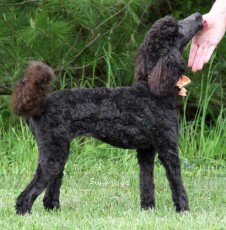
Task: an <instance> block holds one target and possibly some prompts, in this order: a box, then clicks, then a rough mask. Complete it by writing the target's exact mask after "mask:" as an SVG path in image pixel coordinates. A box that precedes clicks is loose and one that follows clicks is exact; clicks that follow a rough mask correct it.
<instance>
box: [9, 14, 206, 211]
mask: <svg viewBox="0 0 226 230" xmlns="http://www.w3.org/2000/svg"><path fill="white" fill-rule="evenodd" d="M202 25H203V22H202V16H201V14H199V13H195V14H193V15H191V16H190V17H188V18H186V19H184V20H181V21H177V20H176V19H175V18H173V17H171V16H166V17H164V18H162V19H160V20H158V21H157V22H156V23H154V24H153V26H152V27H151V29H150V30H149V31H148V33H147V35H146V37H145V39H144V42H143V43H142V44H141V46H140V48H139V49H138V53H137V60H136V66H135V83H134V84H133V85H132V86H131V87H118V88H95V89H78V88H76V89H70V90H62V91H56V92H53V93H50V94H48V91H49V82H50V81H51V79H52V78H53V77H54V73H53V71H52V69H51V68H50V67H49V66H47V65H45V64H43V63H41V62H38V61H33V62H31V63H30V65H29V67H28V69H27V71H26V74H25V77H24V78H23V79H22V80H19V81H18V82H17V84H16V86H15V88H14V90H13V95H12V107H13V110H14V112H15V113H16V114H17V115H20V116H24V117H25V118H26V120H27V123H28V125H29V127H30V129H31V131H32V133H33V134H34V136H35V138H36V141H37V144H38V149H39V160H38V165H37V170H36V173H35V175H34V178H33V179H32V181H31V182H30V184H29V185H28V186H27V187H26V189H25V190H24V191H23V192H22V193H21V194H20V195H19V197H18V198H17V201H16V211H17V214H25V213H27V212H28V213H30V212H31V208H32V205H33V203H34V201H35V199H36V198H37V197H38V196H39V195H40V194H41V193H42V192H43V191H44V190H45V189H46V192H45V196H44V200H43V203H44V206H45V208H46V209H53V208H59V194H60V186H61V180H62V177H63V170H64V166H65V163H66V161H67V158H68V154H69V146H70V142H71V140H72V139H73V138H75V137H76V136H81V135H85V136H92V137H95V138H97V139H99V140H102V141H104V142H106V143H109V144H111V145H114V146H117V147H120V148H126V149H137V157H138V162H139V167H140V196H141V208H142V209H149V208H154V207H155V199H154V182H153V169H154V166H153V164H154V158H155V152H156V150H157V152H158V157H159V159H160V161H161V162H162V164H163V165H164V167H165V170H166V175H167V178H168V180H169V184H170V187H171V191H172V198H173V202H174V205H175V206H176V211H185V210H189V205H188V199H187V194H186V191H185V189H184V186H183V182H182V178H181V170H180V161H179V156H178V130H179V124H178V93H179V91H180V89H179V88H178V86H177V82H178V80H179V79H180V78H181V76H182V75H183V73H184V71H185V63H184V61H183V58H182V56H181V53H182V50H183V47H184V46H185V45H186V44H187V43H188V41H189V40H190V39H191V38H192V37H193V36H194V35H195V33H196V32H198V31H199V30H200V29H201V28H202Z"/></svg>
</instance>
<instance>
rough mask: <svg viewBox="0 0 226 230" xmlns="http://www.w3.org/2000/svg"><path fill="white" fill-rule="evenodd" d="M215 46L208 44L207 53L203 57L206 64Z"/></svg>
mask: <svg viewBox="0 0 226 230" xmlns="http://www.w3.org/2000/svg"><path fill="white" fill-rule="evenodd" d="M215 48H216V46H210V47H209V49H208V51H207V53H206V56H205V59H204V63H205V64H206V63H207V62H208V61H209V60H210V57H211V55H212V53H213V51H214V50H215Z"/></svg>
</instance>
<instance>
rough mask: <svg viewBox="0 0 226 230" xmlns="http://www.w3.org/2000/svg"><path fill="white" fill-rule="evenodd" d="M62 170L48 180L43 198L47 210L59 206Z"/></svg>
mask: <svg viewBox="0 0 226 230" xmlns="http://www.w3.org/2000/svg"><path fill="white" fill-rule="evenodd" d="M63 170H64V169H63ZM63 170H62V171H61V172H60V173H59V174H58V175H57V176H56V177H55V178H54V179H53V180H52V181H50V182H49V184H48V186H47V188H46V192H45V196H44V199H43V205H44V207H45V209H47V210H52V209H54V208H55V209H59V208H60V201H59V197H60V186H61V183H62V178H63V175H64V173H63Z"/></svg>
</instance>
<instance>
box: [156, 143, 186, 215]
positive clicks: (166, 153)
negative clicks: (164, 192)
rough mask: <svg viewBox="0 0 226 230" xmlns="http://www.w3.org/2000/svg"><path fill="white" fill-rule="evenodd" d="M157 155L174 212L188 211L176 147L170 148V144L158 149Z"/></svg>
mask: <svg viewBox="0 0 226 230" xmlns="http://www.w3.org/2000/svg"><path fill="white" fill-rule="evenodd" d="M158 154H159V159H160V160H161V162H162V164H163V166H164V167H165V170H166V176H167V179H168V181H169V184H170V188H171V191H172V198H173V202H174V205H175V207H176V211H177V212H180V211H188V210H189V204H188V198H187V193H186V190H185V188H184V185H183V181H182V177H181V168H180V159H179V156H178V151H177V146H176V145H175V147H172V142H171V143H170V144H169V145H168V147H167V148H166V149H159V150H158Z"/></svg>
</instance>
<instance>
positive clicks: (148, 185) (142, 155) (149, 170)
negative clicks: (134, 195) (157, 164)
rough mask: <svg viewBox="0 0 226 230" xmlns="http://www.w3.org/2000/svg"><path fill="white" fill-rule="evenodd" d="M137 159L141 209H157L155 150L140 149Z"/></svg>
mask: <svg viewBox="0 0 226 230" xmlns="http://www.w3.org/2000/svg"><path fill="white" fill-rule="evenodd" d="M137 158H138V163H139V167H140V199H141V202H140V203H141V209H144V210H147V209H151V208H155V195H154V190H155V185H154V179H153V174H154V159H155V149H154V148H153V147H152V148H150V149H138V150H137Z"/></svg>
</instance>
